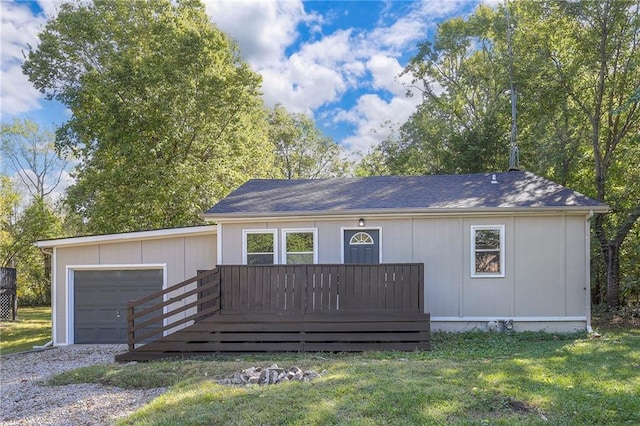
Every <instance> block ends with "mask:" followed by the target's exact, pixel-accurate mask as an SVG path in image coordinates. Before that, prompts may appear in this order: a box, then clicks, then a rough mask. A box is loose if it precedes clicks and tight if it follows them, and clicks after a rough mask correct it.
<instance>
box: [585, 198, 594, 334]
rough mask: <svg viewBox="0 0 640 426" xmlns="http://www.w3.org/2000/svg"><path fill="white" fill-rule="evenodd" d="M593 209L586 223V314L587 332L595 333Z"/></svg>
mask: <svg viewBox="0 0 640 426" xmlns="http://www.w3.org/2000/svg"><path fill="white" fill-rule="evenodd" d="M592 217H593V210H590V211H589V214H588V215H587V220H586V221H585V223H584V233H585V249H584V252H585V287H584V288H585V314H586V316H587V333H593V328H591V218H592Z"/></svg>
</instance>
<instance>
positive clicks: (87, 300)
mask: <svg viewBox="0 0 640 426" xmlns="http://www.w3.org/2000/svg"><path fill="white" fill-rule="evenodd" d="M216 231H217V229H216V227H215V226H198V227H189V228H175V229H165V230H155V231H141V232H132V233H123V234H109V235H98V236H88V237H77V238H65V239H60V240H50V241H41V242H39V243H38V246H39V247H40V248H42V249H43V250H45V251H46V252H48V253H49V254H50V255H51V257H52V320H53V330H52V334H53V342H54V344H55V345H67V344H73V343H79V342H85V343H97V342H103V343H106V342H107V341H118V342H120V341H126V336H125V339H124V340H123V339H122V328H121V327H122V323H121V322H120V323H119V322H118V320H124V321H125V325H126V312H123V311H122V310H121V309H120V306H121V305H122V301H123V299H127V298H129V297H131V298H133V299H135V298H138V297H141V296H143V295H146V294H149V293H151V292H150V291H146V290H147V289H148V290H151V289H152V288H153V289H154V291H156V290H159V289H162V288H165V287H168V286H170V285H172V284H175V283H178V282H180V281H183V280H185V279H187V278H190V277H192V276H194V275H196V274H197V271H198V270H205V269H212V268H214V267H215V266H216V258H217V253H216V250H217V245H216ZM90 277H93V278H90ZM132 277H133V278H132ZM78 279H80V281H79V282H78ZM99 281H100V283H99ZM96 286H98V287H100V289H97V288H95V287H96ZM193 286H194V288H195V284H194V285H193ZM92 287H93V288H92ZM132 287H135V288H132ZM83 290H87V291H85V292H83ZM94 292H95V294H96V297H94V296H91V295H90V294H91V293H94ZM83 293H84V294H83ZM143 293H144V294H143ZM76 298H79V302H80V303H79V304H78V303H76V302H78V300H76ZM124 306H125V309H126V303H124ZM118 314H119V315H120V318H118ZM77 315H79V316H80V317H79V318H80V320H79V321H78V318H76V316H77ZM83 315H86V317H85V316H83ZM182 315H184V314H182ZM92 316H93V317H94V319H93V320H89V321H93V324H91V327H84V326H83V324H82V322H84V321H85V319H86V318H87V317H92ZM90 328H93V329H94V331H90V330H89V329H90ZM109 328H111V329H113V330H115V331H114V334H115V336H109V335H105V333H106V330H107V329H109ZM100 330H102V332H101V331H100ZM101 333H102V334H101Z"/></svg>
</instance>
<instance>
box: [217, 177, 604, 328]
mask: <svg viewBox="0 0 640 426" xmlns="http://www.w3.org/2000/svg"><path fill="white" fill-rule="evenodd" d="M607 210H608V207H607V206H606V205H605V204H603V203H601V202H598V201H596V200H593V199H591V198H589V197H586V196H584V195H582V194H580V193H577V192H575V191H572V190H571V189H568V188H565V187H563V186H561V185H559V184H556V183H554V182H551V181H549V180H547V179H544V178H542V177H539V176H536V175H534V174H532V173H529V172H520V171H510V172H505V173H495V174H493V173H489V174H475V175H447V176H385V177H369V178H337V179H322V180H299V181H296V180H293V181H287V180H252V181H249V182H247V183H246V184H245V185H243V186H241V187H240V188H238V190H236V191H234V192H233V193H231V194H230V195H229V196H228V197H226V198H225V199H224V200H222V201H221V202H220V203H218V204H217V205H215V206H214V207H212V208H211V209H209V210H208V211H207V212H206V213H205V218H208V219H209V220H213V221H216V222H217V223H218V229H219V233H218V239H219V241H218V245H219V247H224V250H219V252H218V256H219V257H218V263H219V264H228V265H232V264H242V263H243V255H242V250H243V247H242V241H243V232H246V231H247V230H267V231H270V232H273V233H274V235H275V238H276V240H277V245H278V247H279V250H280V251H281V250H282V244H283V231H284V230H287V231H290V230H292V229H307V230H309V229H311V230H314V232H316V235H317V239H318V242H317V251H318V253H317V262H318V263H320V264H333V263H344V260H345V259H344V244H345V232H346V231H348V230H358V229H361V230H365V231H366V230H376V231H378V232H379V239H380V258H379V261H380V262H381V263H402V262H411V263H423V264H424V274H425V292H424V297H425V300H424V306H425V312H428V313H430V314H431V321H432V329H434V330H438V329H443V330H452V331H453V330H462V329H469V328H473V327H484V326H485V325H486V323H487V321H488V320H491V319H515V320H516V321H517V323H516V326H515V327H516V328H517V329H518V328H520V329H547V330H557V331H562V330H575V329H584V328H585V326H588V323H589V319H590V307H589V294H588V293H589V292H588V288H589V261H590V253H589V247H590V243H589V239H590V235H589V222H588V221H589V218H590V216H591V214H592V213H593V212H597V213H604V212H606V211H607ZM360 219H363V220H364V224H363V225H364V226H362V227H360V226H359V222H360ZM483 227H488V228H491V229H500V230H501V231H500V232H502V237H503V239H504V240H503V244H504V248H503V249H504V252H503V255H504V259H502V260H503V262H504V266H503V271H501V272H502V274H501V276H490V275H488V276H477V275H476V276H474V275H473V273H472V267H473V264H472V259H473V256H474V255H473V252H472V250H471V246H472V241H473V237H472V231H473V229H476V228H480V229H482V228H483Z"/></svg>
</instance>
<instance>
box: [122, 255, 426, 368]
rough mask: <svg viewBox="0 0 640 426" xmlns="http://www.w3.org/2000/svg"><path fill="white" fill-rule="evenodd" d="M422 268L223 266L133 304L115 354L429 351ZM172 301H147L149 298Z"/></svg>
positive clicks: (128, 358) (124, 357)
mask: <svg viewBox="0 0 640 426" xmlns="http://www.w3.org/2000/svg"><path fill="white" fill-rule="evenodd" d="M423 291H424V266H423V265H422V264H381V265H295V266H293V265H275V266H229V265H224V266H219V267H217V268H216V269H213V270H211V271H205V272H203V273H201V274H199V275H197V276H196V277H194V278H192V279H190V280H187V281H184V282H182V283H179V284H177V285H175V286H172V287H169V288H167V289H165V290H163V291H161V292H158V293H155V294H151V295H149V296H148V297H145V298H143V299H140V300H138V301H134V302H131V303H130V304H129V310H128V321H129V351H128V352H126V353H124V354H119V355H117V356H116V361H121V362H122V361H131V360H149V359H156V358H162V357H176V356H178V357H183V356H192V355H203V354H207V353H222V352H233V353H237V352H303V351H330V352H336V351H364V350H405V351H406V350H416V349H421V350H428V349H429V348H430V346H429V329H430V326H429V314H425V313H424V293H423ZM154 299H160V300H164V301H163V302H161V303H157V304H155V305H154V306H151V307H146V305H145V308H141V306H142V305H143V304H145V303H147V304H148V302H149V301H150V300H154Z"/></svg>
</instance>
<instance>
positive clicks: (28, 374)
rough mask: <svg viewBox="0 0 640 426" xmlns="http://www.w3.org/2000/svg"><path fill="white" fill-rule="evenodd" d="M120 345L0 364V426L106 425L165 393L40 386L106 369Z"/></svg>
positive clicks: (18, 357)
mask: <svg viewBox="0 0 640 426" xmlns="http://www.w3.org/2000/svg"><path fill="white" fill-rule="evenodd" d="M125 349H126V346H125V345H72V346H63V347H57V348H53V349H48V350H45V351H41V352H29V353H23V354H14V355H5V356H3V357H2V359H0V363H1V366H0V373H1V376H0V379H1V382H0V384H1V385H0V386H1V389H0V390H1V392H0V394H1V395H0V424H2V425H108V424H112V423H113V422H114V421H115V420H116V419H117V418H119V417H124V416H126V415H128V414H131V413H132V412H134V411H136V410H137V409H138V408H140V407H141V406H143V405H144V404H146V403H148V402H149V401H151V400H152V399H154V398H156V397H157V396H159V395H161V394H162V393H164V392H165V391H166V389H145V390H128V389H120V388H116V387H111V386H102V385H95V384H80V385H67V386H42V385H41V384H40V383H41V382H42V381H43V380H46V379H47V378H48V377H50V376H52V375H55V374H58V373H61V372H63V371H67V370H72V369H75V368H78V367H83V366H87V365H94V364H111V363H113V362H114V361H113V356H114V354H116V353H118V352H122V351H124V350H125Z"/></svg>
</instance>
